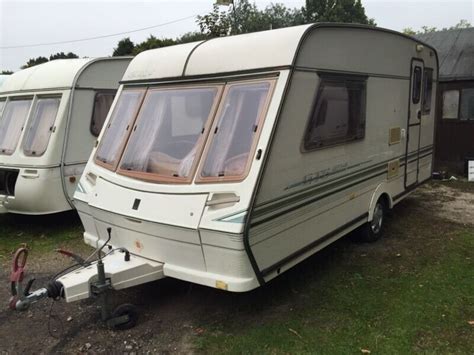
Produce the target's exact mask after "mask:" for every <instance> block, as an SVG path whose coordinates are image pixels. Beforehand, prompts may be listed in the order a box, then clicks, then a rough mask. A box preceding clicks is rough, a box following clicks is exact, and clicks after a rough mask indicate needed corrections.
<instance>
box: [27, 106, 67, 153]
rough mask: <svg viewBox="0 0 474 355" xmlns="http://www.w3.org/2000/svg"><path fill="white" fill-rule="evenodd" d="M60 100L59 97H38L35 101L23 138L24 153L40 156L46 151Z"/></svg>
mask: <svg viewBox="0 0 474 355" xmlns="http://www.w3.org/2000/svg"><path fill="white" fill-rule="evenodd" d="M60 101H61V98H60V97H49V98H38V100H37V101H36V105H35V109H34V113H33V116H32V117H31V119H30V120H29V123H28V128H27V130H26V135H25V138H24V139H23V152H24V153H25V155H29V156H40V155H42V154H43V153H44V152H45V151H46V148H47V147H48V143H49V138H50V136H51V133H52V132H53V130H54V121H55V120H56V115H57V114H58V108H59V103H60Z"/></svg>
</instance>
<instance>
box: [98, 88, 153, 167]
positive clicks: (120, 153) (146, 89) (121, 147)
mask: <svg viewBox="0 0 474 355" xmlns="http://www.w3.org/2000/svg"><path fill="white" fill-rule="evenodd" d="M124 91H141V92H142V96H141V98H140V99H139V101H138V104H137V106H136V108H135V111H134V113H133V115H132V116H133V118H132V119H131V120H130V123H129V125H128V126H129V127H133V126H134V124H135V121H136V119H137V116H138V113H139V112H140V109H141V107H142V104H143V101H144V99H145V96H146V93H147V91H148V87H146V86H145V87H124V88H122V90H121V91H120V93H119V94H120V95H122V93H123V92H124ZM119 99H120V97H119ZM114 101H115V99H114ZM117 104H118V101H117V102H115V105H114V104H112V106H113V107H114V108H113V110H114V111H115V110H116V108H117ZM111 108H112V107H111ZM109 111H110V110H109ZM114 111H112V114H113V113H114ZM112 114H111V115H109V121H108V122H107V120H106V123H107V126H106V127H102V130H101V133H103V134H102V136H101V138H100V141H99V143H98V144H97V149H96V151H95V152H94V163H95V164H96V165H98V166H101V167H103V168H105V169H107V170H110V171H112V172H115V171H116V170H117V167H118V165H119V163H120V162H121V160H122V155H123V152H124V148H125V146H126V145H127V143H128V138H129V137H130V133H131V132H132V129H130V130H128V132H127V133H126V134H125V136H124V137H123V140H122V142H121V143H120V145H119V146H118V147H117V152H119V154H118V158H117V160H116V161H115V162H114V163H113V164H109V163H105V162H103V161H102V160H99V159H98V158H97V153H98V152H99V149H100V147H101V145H102V142H103V139H104V137H105V135H106V134H107V130H108V129H109V128H110V126H111V124H112V122H111V119H112ZM104 126H105V122H104ZM102 131H103V132H102Z"/></svg>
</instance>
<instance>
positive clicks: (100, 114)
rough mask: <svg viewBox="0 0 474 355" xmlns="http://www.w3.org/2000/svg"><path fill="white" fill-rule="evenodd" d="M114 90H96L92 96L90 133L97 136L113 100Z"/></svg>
mask: <svg viewBox="0 0 474 355" xmlns="http://www.w3.org/2000/svg"><path fill="white" fill-rule="evenodd" d="M115 93H116V91H104V92H97V93H96V94H95V98H94V110H93V111H92V119H91V133H92V135H94V136H95V137H98V136H99V134H100V131H101V129H102V126H103V125H104V122H105V119H106V118H107V114H108V113H109V109H110V106H112V102H113V101H114V98H115Z"/></svg>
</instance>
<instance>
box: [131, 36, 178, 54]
mask: <svg viewBox="0 0 474 355" xmlns="http://www.w3.org/2000/svg"><path fill="white" fill-rule="evenodd" d="M174 44H177V42H176V41H175V40H174V39H172V38H163V39H160V38H156V37H155V36H153V35H150V37H148V38H147V39H146V41H143V42H141V43H138V44H137V45H136V46H135V48H134V49H133V55H137V54H138V53H140V52H143V51H146V50H149V49H154V48H162V47H168V46H172V45H174Z"/></svg>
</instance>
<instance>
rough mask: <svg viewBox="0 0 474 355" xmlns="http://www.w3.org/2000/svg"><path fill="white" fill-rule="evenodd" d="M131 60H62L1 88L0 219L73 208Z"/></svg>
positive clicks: (14, 78) (18, 76)
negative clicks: (76, 194)
mask: <svg viewBox="0 0 474 355" xmlns="http://www.w3.org/2000/svg"><path fill="white" fill-rule="evenodd" d="M130 60H131V58H96V59H58V60H54V61H51V62H48V63H44V64H40V65H37V66H34V67H32V68H28V69H24V70H21V71H18V72H16V73H14V74H12V75H9V76H8V78H7V79H6V80H5V82H4V83H3V85H2V86H1V87H0V213H6V212H11V213H19V214H37V215H38V214H48V213H55V212H61V211H66V210H70V209H71V208H73V207H74V206H73V205H72V202H71V200H72V195H73V193H74V190H75V189H76V186H77V183H78V182H79V178H80V176H81V174H82V171H83V170H84V167H85V165H86V162H87V159H88V157H89V155H90V152H91V151H92V148H93V146H94V143H95V141H96V140H97V136H98V135H99V133H100V130H101V128H102V125H103V123H104V120H105V118H106V116H107V113H108V110H109V108H110V105H111V104H112V102H113V99H114V97H115V93H116V91H117V88H118V86H119V83H118V82H119V80H120V79H121V77H122V76H123V74H124V72H125V69H126V68H127V65H128V63H129V62H130Z"/></svg>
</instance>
